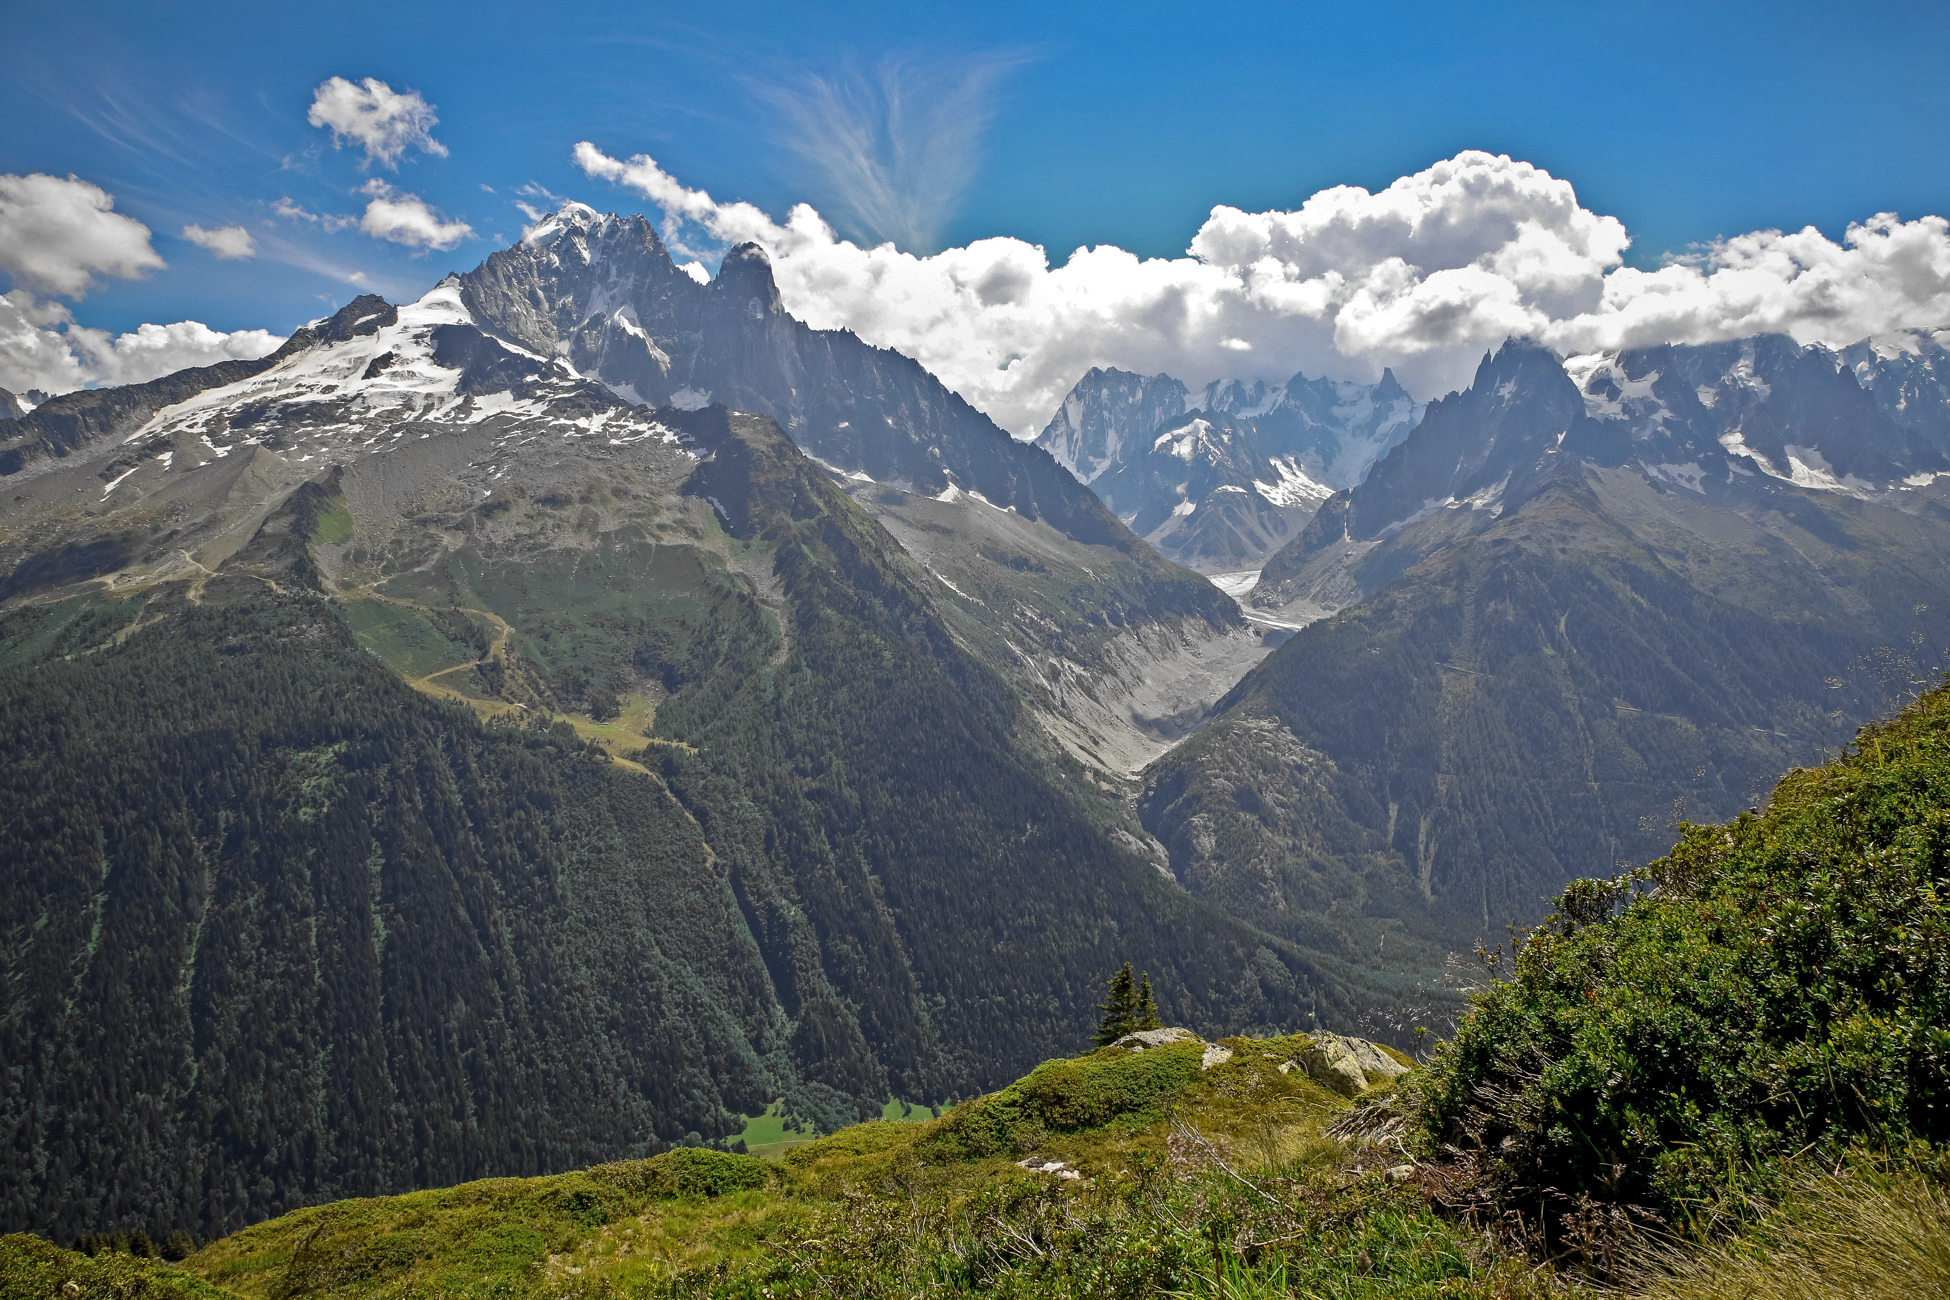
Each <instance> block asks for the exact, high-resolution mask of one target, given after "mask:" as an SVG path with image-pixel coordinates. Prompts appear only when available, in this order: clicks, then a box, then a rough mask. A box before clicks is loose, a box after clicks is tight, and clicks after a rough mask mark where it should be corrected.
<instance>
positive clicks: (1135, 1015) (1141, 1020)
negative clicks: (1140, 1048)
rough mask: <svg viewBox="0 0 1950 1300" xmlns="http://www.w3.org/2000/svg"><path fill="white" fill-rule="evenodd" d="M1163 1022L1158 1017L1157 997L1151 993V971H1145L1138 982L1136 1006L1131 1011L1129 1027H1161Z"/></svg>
mask: <svg viewBox="0 0 1950 1300" xmlns="http://www.w3.org/2000/svg"><path fill="white" fill-rule="evenodd" d="M1164 1027H1165V1022H1164V1021H1162V1020H1160V1019H1158V999H1157V998H1155V997H1153V996H1152V995H1151V972H1150V971H1146V972H1145V973H1144V976H1143V978H1142V979H1141V980H1140V981H1139V983H1138V991H1137V1006H1136V1009H1135V1010H1134V1011H1133V1012H1132V1013H1131V1028H1132V1029H1133V1030H1138V1029H1163V1028H1164Z"/></svg>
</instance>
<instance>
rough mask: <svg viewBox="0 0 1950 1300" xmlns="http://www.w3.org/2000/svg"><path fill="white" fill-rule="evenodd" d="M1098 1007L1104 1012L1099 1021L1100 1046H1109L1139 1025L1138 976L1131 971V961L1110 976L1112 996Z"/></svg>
mask: <svg viewBox="0 0 1950 1300" xmlns="http://www.w3.org/2000/svg"><path fill="white" fill-rule="evenodd" d="M1097 1009H1098V1010H1099V1011H1101V1012H1103V1013H1104V1016H1103V1019H1102V1020H1100V1021H1098V1022H1097V1038H1096V1043H1097V1046H1099V1047H1109V1046H1110V1045H1111V1044H1112V1043H1114V1042H1116V1041H1117V1040H1118V1039H1120V1038H1122V1037H1123V1036H1124V1035H1126V1034H1128V1033H1130V1032H1131V1031H1132V1030H1133V1029H1135V1028H1136V1027H1137V1025H1136V1021H1137V1014H1138V992H1137V976H1135V975H1133V974H1132V973H1131V963H1129V962H1125V963H1124V969H1123V970H1120V971H1118V972H1117V974H1115V975H1113V976H1111V977H1110V996H1109V997H1108V998H1106V999H1105V1000H1104V1001H1103V1002H1102V1003H1100V1004H1099V1005H1098V1007H1097Z"/></svg>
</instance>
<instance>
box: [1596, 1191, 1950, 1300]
mask: <svg viewBox="0 0 1950 1300" xmlns="http://www.w3.org/2000/svg"><path fill="white" fill-rule="evenodd" d="M1647 1271H1648V1277H1647V1278H1646V1279H1645V1280H1644V1281H1642V1282H1641V1283H1640V1285H1639V1286H1638V1287H1637V1288H1636V1289H1635V1294H1636V1295H1637V1296H1638V1297H1640V1300H1725V1298H1726V1297H1742V1300H1839V1298H1840V1297H1847V1298H1848V1300H1918V1298H1920V1297H1926V1296H1950V1188H1946V1186H1945V1184H1944V1183H1943V1182H1942V1181H1941V1180H1940V1179H1937V1178H1932V1177H1930V1176H1929V1175H1928V1174H1926V1173H1924V1172H1919V1171H1917V1170H1915V1169H1908V1170H1896V1171H1893V1172H1892V1171H1888V1170H1877V1169H1873V1168H1852V1169H1843V1170H1842V1171H1840V1172H1836V1173H1829V1174H1824V1175H1821V1176H1819V1177H1815V1178H1811V1179H1809V1180H1807V1181H1806V1182H1803V1183H1801V1184H1799V1185H1798V1186H1796V1187H1795V1188H1794V1189H1793V1190H1792V1191H1791V1192H1790V1193H1789V1195H1788V1196H1787V1197H1786V1198H1785V1199H1784V1200H1783V1201H1782V1202H1781V1203H1780V1204H1779V1205H1778V1206H1776V1207H1775V1208H1773V1209H1771V1210H1769V1211H1768V1212H1766V1213H1765V1214H1764V1215H1763V1216H1762V1217H1761V1218H1760V1220H1759V1221H1758V1222H1757V1223H1756V1224H1755V1225H1754V1226H1753V1227H1752V1228H1750V1229H1748V1230H1747V1231H1745V1232H1743V1233H1741V1234H1739V1235H1738V1236H1737V1237H1733V1238H1730V1239H1726V1240H1722V1241H1718V1242H1714V1243H1711V1244H1708V1245H1704V1246H1690V1247H1686V1248H1683V1249H1675V1250H1673V1251H1671V1252H1668V1253H1666V1254H1664V1255H1662V1256H1660V1257H1659V1258H1658V1259H1657V1260H1656V1261H1655V1262H1654V1263H1653V1264H1652V1266H1651V1267H1650V1268H1649V1269H1648V1270H1647Z"/></svg>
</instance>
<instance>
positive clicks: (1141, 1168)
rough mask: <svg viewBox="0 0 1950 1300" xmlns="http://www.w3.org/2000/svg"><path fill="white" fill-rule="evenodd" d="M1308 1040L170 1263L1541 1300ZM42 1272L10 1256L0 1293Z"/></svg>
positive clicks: (470, 1287)
mask: <svg viewBox="0 0 1950 1300" xmlns="http://www.w3.org/2000/svg"><path fill="white" fill-rule="evenodd" d="M1309 1043H1310V1040H1309V1039H1307V1038H1305V1037H1291V1038H1283V1039H1269V1040H1254V1039H1244V1038H1240V1039H1229V1040H1227V1043H1226V1045H1227V1046H1228V1047H1230V1048H1231V1050H1232V1053H1233V1055H1232V1057H1231V1059H1230V1060H1228V1061H1224V1062H1222V1063H1218V1064H1215V1065H1214V1066H1212V1067H1211V1068H1210V1069H1201V1064H1202V1061H1203V1059H1204V1055H1205V1052H1206V1045H1205V1044H1202V1043H1197V1042H1191V1043H1183V1044H1177V1045H1172V1046H1167V1047H1163V1048H1159V1049H1154V1050H1151V1051H1147V1052H1144V1053H1141V1054H1133V1053H1130V1052H1127V1051H1123V1050H1120V1049H1115V1048H1108V1049H1103V1050H1100V1051H1097V1052H1093V1053H1090V1054H1088V1055H1086V1056H1083V1057H1079V1058H1076V1059H1073V1060H1056V1061H1051V1062H1047V1063H1045V1064H1044V1065H1043V1066H1041V1067H1039V1068H1038V1069H1037V1070H1036V1071H1034V1072H1032V1073H1031V1074H1030V1075H1029V1076H1027V1077H1025V1078H1023V1079H1021V1080H1019V1081H1017V1082H1016V1083H1015V1084H1013V1085H1011V1086H1010V1087H1008V1088H1005V1089H1003V1090H1001V1091H1000V1092H998V1093H995V1094H991V1095H989V1096H986V1097H982V1098H978V1099H976V1100H973V1101H970V1102H966V1103H963V1104H962V1105H960V1106H958V1107H956V1108H955V1109H953V1110H951V1111H949V1112H948V1113H947V1114H946V1115H944V1116H942V1117H940V1118H938V1119H933V1120H927V1121H923V1122H916V1123H905V1124H890V1123H884V1122H874V1123H867V1124H862V1125H859V1126H856V1127H853V1128H849V1129H845V1130H843V1131H841V1132H839V1133H836V1134H833V1135H832V1136H830V1137H826V1138H821V1139H819V1140H817V1141H814V1142H810V1143H807V1144H805V1145H803V1146H799V1147H796V1148H794V1149H793V1150H792V1151H791V1152H790V1153H789V1154H788V1155H787V1156H786V1158H785V1159H784V1160H783V1161H782V1162H778V1163H770V1162H765V1161H761V1160H758V1159H756V1158H753V1157H746V1156H734V1155H728V1154H723V1153H719V1152H713V1151H699V1150H681V1151H675V1152H671V1153H668V1154H666V1155H662V1156H658V1157H655V1158H653V1159H650V1160H646V1161H634V1162H625V1163H622V1164H614V1165H605V1166H599V1167H596V1168H592V1169H589V1170H587V1171H584V1172H579V1173H573V1174H563V1175H558V1176H556V1177H553V1178H539V1179H501V1180H493V1181H488V1182H479V1183H471V1184H466V1185H464V1186H460V1187H455V1188H450V1189H447V1190H444V1191H437V1192H417V1193H413V1194H411V1195H408V1196H400V1197H390V1198H382V1199H377V1200H365V1201H348V1202H341V1203H338V1204H335V1205H328V1206H321V1207H318V1208H316V1209H311V1210H303V1211H300V1212H298V1213H296V1214H292V1215H287V1216H285V1217H284V1218H281V1219H278V1220H275V1221H273V1222H270V1223H265V1224H260V1225H258V1226H257V1227H254V1228H250V1229H247V1230H245V1231H244V1232H241V1233H238V1234H236V1235H234V1236H232V1237H229V1238H226V1239H224V1240H222V1241H218V1242H215V1243H212V1244H211V1245H209V1246H206V1247H205V1248H204V1249H203V1250H201V1251H200V1252H198V1253H197V1254H195V1255H194V1256H192V1257H191V1258H190V1259H189V1260H187V1261H186V1262H185V1263H184V1265H183V1267H184V1268H185V1269H187V1270H188V1271H189V1273H190V1274H191V1275H192V1276H193V1277H194V1278H195V1279H199V1280H201V1281H203V1282H205V1283H208V1284H210V1285H213V1286H216V1287H220V1288H221V1289H222V1291H223V1292H224V1293H225V1294H228V1295H231V1296H236V1297H248V1298H252V1300H255V1298H257V1297H267V1298H268V1297H291V1296H339V1297H366V1296H372V1297H381V1296H384V1297H405V1296H420V1295H441V1296H483V1297H485V1296H531V1295H532V1296H637V1295H642V1296H679V1295H686V1296H705V1295H709V1296H727V1297H729V1296H754V1297H755V1296H772V1297H779V1296H794V1295H803V1296H828V1295H852V1296H897V1295H898V1296H908V1295H917V1294H962V1293H970V1292H977V1291H979V1292H982V1293H984V1294H994V1295H1023V1296H1028V1295H1037V1296H1149V1295H1156V1294H1160V1293H1162V1292H1165V1291H1180V1292H1187V1293H1190V1294H1194V1295H1226V1296H1236V1295H1241V1294H1262V1293H1264V1294H1274V1293H1280V1294H1284V1293H1286V1291H1287V1290H1288V1289H1291V1290H1294V1291H1299V1292H1303V1293H1304V1292H1305V1291H1307V1290H1308V1289H1309V1288H1312V1289H1314V1290H1316V1291H1318V1292H1319V1293H1321V1294H1332V1295H1337V1296H1348V1297H1356V1296H1360V1297H1367V1296H1375V1297H1379V1296H1384V1295H1385V1296H1431V1297H1433V1296H1458V1297H1467V1296H1483V1297H1489V1296H1525V1295H1533V1294H1534V1295H1543V1294H1549V1293H1551V1291H1552V1289H1553V1284H1551V1283H1550V1282H1548V1281H1547V1280H1546V1281H1539V1280H1538V1279H1537V1278H1535V1277H1533V1276H1532V1275H1531V1271H1530V1269H1529V1266H1528V1264H1527V1263H1526V1262H1525V1261H1523V1260H1522V1259H1520V1258H1518V1257H1516V1256H1513V1255H1511V1254H1509V1253H1508V1252H1507V1251H1505V1250H1503V1249H1502V1248H1500V1247H1498V1246H1497V1245H1496V1244H1495V1243H1494V1241H1493V1240H1491V1239H1490V1238H1489V1237H1487V1236H1485V1235H1484V1234H1482V1233H1480V1232H1478V1231H1476V1230H1473V1229H1470V1228H1468V1227H1466V1226H1464V1225H1462V1224H1459V1223H1456V1222H1454V1221H1451V1220H1448V1219H1445V1218H1443V1217H1441V1216H1440V1215H1438V1214H1437V1213H1435V1212H1434V1211H1433V1210H1432V1209H1430V1208H1429V1205H1428V1203H1427V1201H1426V1200H1425V1198H1424V1197H1423V1196H1422V1194H1421V1192H1420V1191H1419V1190H1418V1188H1417V1186H1416V1185H1415V1184H1414V1183H1413V1182H1411V1181H1407V1180H1400V1179H1396V1178H1391V1176H1390V1175H1389V1174H1388V1172H1387V1166H1388V1165H1389V1164H1390V1163H1392V1162H1393V1161H1397V1160H1399V1159H1400V1156H1399V1155H1398V1154H1388V1153H1385V1152H1379V1151H1376V1150H1375V1149H1373V1148H1372V1147H1369V1146H1367V1145H1365V1144H1363V1143H1360V1142H1354V1141H1349V1140H1345V1139H1342V1138H1338V1137H1335V1136H1333V1135H1332V1133H1331V1132H1330V1130H1331V1128H1332V1126H1333V1125H1334V1123H1335V1122H1336V1121H1337V1120H1341V1119H1343V1118H1344V1117H1345V1116H1347V1115H1348V1114H1349V1112H1350V1110H1351V1108H1352V1105H1353V1103H1351V1102H1350V1101H1348V1100H1346V1099H1344V1098H1342V1097H1340V1096H1339V1095H1337V1094H1336V1093H1334V1092H1330V1091H1328V1090H1327V1089H1325V1088H1323V1087H1321V1086H1320V1085H1318V1084H1316V1083H1315V1082H1314V1081H1313V1080H1312V1079H1310V1078H1309V1077H1308V1076H1307V1075H1306V1073H1305V1071H1304V1069H1296V1068H1291V1066H1290V1063H1291V1062H1292V1061H1293V1060H1294V1059H1295V1058H1296V1056H1302V1055H1304V1053H1305V1050H1306V1048H1307V1046H1308V1045H1309ZM1282 1066H1288V1067H1289V1068H1287V1069H1286V1070H1285V1071H1282V1068H1281V1067H1282ZM1386 1096H1387V1089H1386V1088H1382V1089H1375V1090H1372V1091H1371V1092H1370V1093H1369V1094H1368V1097H1367V1100H1369V1101H1373V1100H1374V1099H1376V1098H1378V1097H1381V1098H1385V1097H1386ZM1026 1166H1034V1167H1026ZM1045 1170H1047V1172H1045ZM49 1253H50V1252H49V1248H47V1247H45V1246H44V1245H41V1244H39V1243H33V1242H31V1240H29V1239H21V1238H9V1239H7V1241H6V1243H5V1244H4V1245H0V1277H5V1276H7V1274H6V1272H5V1270H6V1269H7V1268H14V1269H15V1270H16V1271H19V1270H20V1269H22V1268H24V1267H25V1265H24V1264H18V1263H15V1261H19V1260H26V1259H29V1258H39V1257H41V1256H44V1255H47V1254H49ZM78 1258H79V1257H70V1259H71V1260H77V1259H78ZM75 1266H76V1267H77V1268H78V1267H80V1265H79V1264H78V1263H77V1264H76V1265H75ZM4 1294H8V1293H6V1292H4V1291H0V1295H4ZM83 1294H85V1295H94V1294H110V1292H105V1291H84V1292H83ZM157 1294H170V1293H167V1292H158V1293H157Z"/></svg>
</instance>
